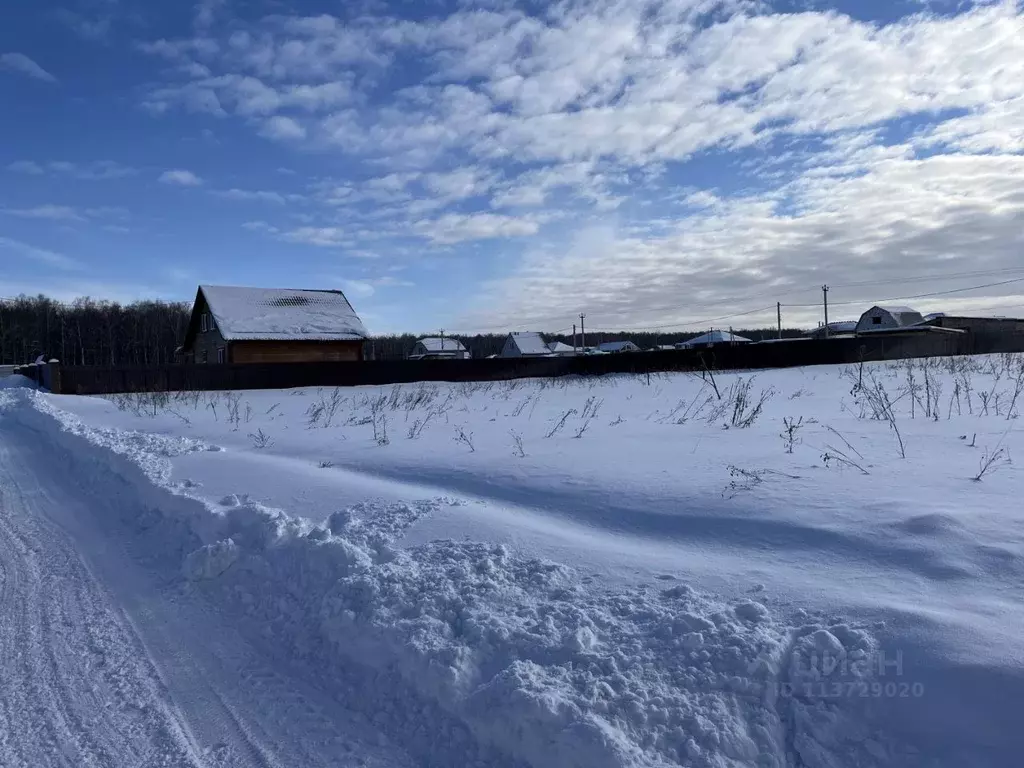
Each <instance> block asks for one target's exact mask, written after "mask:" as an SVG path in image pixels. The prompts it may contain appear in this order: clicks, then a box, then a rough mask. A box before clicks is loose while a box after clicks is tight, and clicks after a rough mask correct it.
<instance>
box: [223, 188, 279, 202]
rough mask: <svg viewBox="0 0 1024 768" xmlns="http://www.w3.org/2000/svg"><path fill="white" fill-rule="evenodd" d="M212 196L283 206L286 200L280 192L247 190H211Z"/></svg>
mask: <svg viewBox="0 0 1024 768" xmlns="http://www.w3.org/2000/svg"><path fill="white" fill-rule="evenodd" d="M211 194H212V195H215V196H217V197H221V198H223V199H225V200H237V201H241V202H259V203H273V204H275V205H284V204H285V203H286V202H287V200H286V198H285V196H284V195H282V194H281V193H280V192H267V191H257V190H248V189H223V190H220V189H218V190H213V191H211Z"/></svg>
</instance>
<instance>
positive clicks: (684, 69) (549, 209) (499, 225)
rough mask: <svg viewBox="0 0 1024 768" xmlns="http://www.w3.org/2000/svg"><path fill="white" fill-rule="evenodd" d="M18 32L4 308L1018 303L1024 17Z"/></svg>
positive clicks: (347, 19) (447, 17)
mask: <svg viewBox="0 0 1024 768" xmlns="http://www.w3.org/2000/svg"><path fill="white" fill-rule="evenodd" d="M0 14H2V20H3V23H2V24H0V100H2V104H3V105H4V106H3V112H2V114H3V115H4V117H3V118H0V296H11V295H17V294H19V293H23V292H24V293H38V292H43V293H48V294H50V295H53V296H56V297H58V298H61V299H70V298H73V297H75V296H79V295H91V296H93V297H96V298H109V299H114V300H121V301H125V300H131V299H135V298H169V299H189V298H191V296H192V295H193V294H194V291H195V286H196V284H197V283H201V282H206V283H219V284H235V285H261V286H289V287H340V288H342V289H344V290H345V291H346V293H347V294H348V295H349V298H350V300H351V301H352V303H353V304H354V305H355V306H356V308H357V309H358V310H359V312H360V314H361V315H363V317H364V319H365V321H366V323H367V325H368V326H369V327H370V328H371V330H373V331H377V332H392V331H399V330H412V331H427V330H431V329H437V328H440V327H444V328H446V329H448V330H450V331H473V330H496V331H497V330H505V329H509V328H517V329H542V330H552V331H553V330H560V329H562V328H565V327H568V326H569V325H570V324H571V323H572V321H573V317H574V315H576V314H578V313H579V312H581V311H582V312H586V313H587V315H588V326H590V327H592V328H595V329H598V328H602V329H616V328H637V329H641V328H654V327H665V328H666V329H671V328H680V329H685V328H686V327H703V326H704V325H705V324H706V322H705V321H706V320H707V319H709V318H713V317H723V316H727V315H729V314H732V313H740V312H749V311H754V312H753V314H750V315H746V316H744V317H742V318H736V319H735V323H736V324H737V325H750V324H752V323H758V322H765V323H771V322H773V321H774V303H775V301H782V302H783V303H784V304H786V305H787V306H786V309H785V313H786V319H787V321H788V322H792V323H799V324H805V325H813V324H815V323H816V321H817V319H818V318H819V315H820V312H819V310H818V309H817V308H816V307H815V306H814V305H815V303H816V302H817V300H818V297H819V291H818V290H817V288H818V286H820V285H821V284H822V283H825V282H827V283H829V284H830V285H831V286H832V293H831V294H830V298H831V300H832V301H833V302H835V305H836V309H835V310H834V313H833V315H832V316H833V317H836V316H837V314H838V315H840V316H847V315H848V316H856V314H857V313H859V311H860V310H861V309H862V308H863V307H862V304H863V303H865V302H871V301H875V300H881V299H888V298H895V297H902V296H916V295H918V294H924V293H933V292H941V291H948V290H955V289H959V288H963V287H969V286H973V285H981V284H987V283H994V282H1000V283H1003V284H1002V285H998V286H992V287H988V288H980V289H977V290H973V291H964V292H960V293H954V294H948V295H946V296H942V297H934V298H922V299H920V300H915V301H914V302H911V303H915V304H916V305H919V306H920V307H921V308H922V309H924V310H937V309H947V310H969V311H979V312H983V313H992V314H1014V313H1020V312H1024V282H1021V283H1016V282H1014V283H1005V282H1004V281H1006V280H1012V279H1015V278H1017V277H1021V278H1024V264H1022V262H1021V258H1020V256H1021V253H1022V252H1024V239H1022V232H1024V227H1022V222H1024V11H1022V8H1021V6H1020V5H1019V4H1017V3H1016V2H983V3H970V2H956V3H952V2H950V3H946V2H931V3H922V2H911V3H892V2H866V3H852V2H844V3H839V4H825V3H817V2H800V1H799V0H796V1H791V2H786V3H777V4H774V5H773V4H770V3H765V2H747V1H746V0H724V1H723V2H719V1H717V0H657V1H653V0H605V1H602V0H596V1H591V2H575V1H569V2H558V3H550V4H548V3H545V4H541V3H512V2H502V0H486V1H484V2H479V3H469V2H461V3H458V2H456V3H442V2H433V3H412V2H396V3H390V4H389V3H385V2H374V1H373V0H369V1H367V2H363V3H340V2H315V1H314V0H304V1H303V2H283V1H280V0H265V1H263V2H260V1H257V2H244V3H243V2H241V1H240V0H201V2H199V3H197V4H190V3H181V4H178V3H159V4H157V3H151V2H140V1H138V0H61V2H54V3H51V2H46V1H44V2H33V3H28V2H20V3H16V4H15V7H14V8H10V7H8V8H5V9H4V10H3V11H2V12H0ZM1015 270H1016V271H1015ZM844 302H848V303H844ZM804 305H806V306H804ZM762 307H763V308H764V309H763V311H760V310H761V309H762ZM769 307H770V310H769V309H768V308H769ZM729 323H730V319H728V318H727V319H724V320H722V321H720V322H718V323H716V324H719V325H727V324H729Z"/></svg>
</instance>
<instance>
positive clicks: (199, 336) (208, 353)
mask: <svg viewBox="0 0 1024 768" xmlns="http://www.w3.org/2000/svg"><path fill="white" fill-rule="evenodd" d="M203 312H205V313H206V318H207V326H206V327H207V330H205V331H203V330H202V326H201V325H198V324H197V326H196V335H195V340H194V341H193V342H192V346H191V348H190V349H186V350H185V358H186V360H187V361H188V362H190V363H196V364H199V365H202V364H204V363H207V364H210V365H212V364H215V363H217V362H218V358H217V351H218V350H220V349H223V350H225V362H227V342H225V341H224V337H223V336H221V333H220V329H219V328H217V323H216V322H215V321H214V319H213V314H212V313H211V312H210V308H209V307H208V306H207V305H206V300H205V299H204V298H202V297H200V299H199V302H198V303H197V305H196V322H197V323H199V317H200V316H201V314H202V313H203Z"/></svg>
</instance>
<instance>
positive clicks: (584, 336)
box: [580, 312, 587, 351]
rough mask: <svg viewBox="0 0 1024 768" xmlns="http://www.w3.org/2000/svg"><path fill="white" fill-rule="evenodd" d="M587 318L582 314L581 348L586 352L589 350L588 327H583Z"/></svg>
mask: <svg viewBox="0 0 1024 768" xmlns="http://www.w3.org/2000/svg"><path fill="white" fill-rule="evenodd" d="M585 318H586V315H584V314H583V313H582V312H580V346H581V347H582V348H583V349H584V351H585V350H586V349H587V331H586V327H585V326H584V325H583V320H584V319H585Z"/></svg>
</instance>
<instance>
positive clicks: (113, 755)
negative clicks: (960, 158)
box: [0, 414, 411, 768]
mask: <svg viewBox="0 0 1024 768" xmlns="http://www.w3.org/2000/svg"><path fill="white" fill-rule="evenodd" d="M48 469H49V471H48ZM95 501H96V500H95V499H93V500H92V501H90V498H89V496H88V494H87V493H84V492H83V491H82V490H81V489H79V488H76V487H74V485H73V482H72V481H71V480H69V479H67V478H62V477H60V476H58V474H57V473H56V472H53V471H52V469H51V468H48V467H47V459H46V456H45V454H44V453H43V452H42V450H41V449H40V447H39V446H37V445H35V444H34V441H33V440H32V433H31V432H30V431H28V430H25V429H24V428H23V427H20V426H17V425H14V424H12V423H11V422H10V421H9V420H7V421H5V418H4V416H3V414H0V767H2V768H22V767H24V768H46V767H47V766H69V768H70V767H71V766H74V768H80V767H86V766H103V767H104V768H108V767H109V768H122V767H127V766H132V767H133V768H140V767H141V768H147V767H148V766H168V767H174V768H179V767H180V768H185V767H186V766H188V767H189V768H191V767H193V766H201V767H203V768H221V767H226V766H245V767H246V768H249V767H250V766H255V767H259V766H265V767H267V768H278V767H283V766H304V767H310V768H312V767H316V766H349V765H360V766H387V767H388V768H394V767H395V766H406V765H410V764H411V761H410V760H409V758H408V756H406V755H405V754H404V753H403V752H401V751H400V750H399V749H397V748H394V747H392V746H391V745H390V744H389V743H388V741H387V739H385V738H384V737H383V736H382V735H381V734H380V733H378V732H377V731H375V730H374V729H373V728H372V726H370V725H368V724H367V723H366V722H365V720H363V719H362V718H360V717H359V716H358V715H355V714H353V713H352V712H350V711H349V710H348V709H346V708H345V707H344V706H343V705H342V704H340V703H339V702H337V701H335V700H334V699H333V698H331V697H330V696H327V695H326V694H324V693H321V692H320V691H319V690H317V689H316V688H315V687H314V686H313V685H312V683H311V682H310V681H303V680H300V679H298V678H296V677H293V676H290V675H289V674H288V673H286V672H282V671H281V670H282V669H284V666H283V665H282V664H281V663H280V660H278V661H276V662H275V661H274V660H272V659H271V658H270V656H269V655H268V654H269V652H268V651H267V650H266V649H262V650H260V649H256V648H254V647H252V646H251V645H250V644H248V643H247V642H246V640H245V639H244V638H243V637H241V636H240V635H239V634H238V632H236V631H235V630H233V629H232V628H231V627H230V626H228V625H227V624H226V623H225V622H224V621H222V620H221V619H219V618H218V617H217V616H216V615H215V614H213V612H211V611H210V610H209V609H208V607H207V606H206V605H205V604H204V603H203V601H202V599H201V598H200V597H198V596H196V595H192V594H190V593H189V592H188V591H187V589H186V587H185V586H184V585H183V584H181V583H180V580H175V581H172V582H171V581H169V582H168V583H159V582H158V580H157V579H156V577H155V576H154V575H152V574H151V573H149V572H147V571H146V569H145V568H143V567H141V566H140V565H139V564H138V563H137V562H136V561H133V560H132V559H131V558H130V557H129V556H128V554H127V553H126V552H125V551H124V549H123V547H122V544H121V542H119V541H118V539H117V536H116V534H114V533H111V532H110V531H105V530H103V529H102V527H101V526H99V525H97V524H96V519H95V518H94V517H93V516H92V515H91V514H90V509H89V505H90V503H95Z"/></svg>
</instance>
